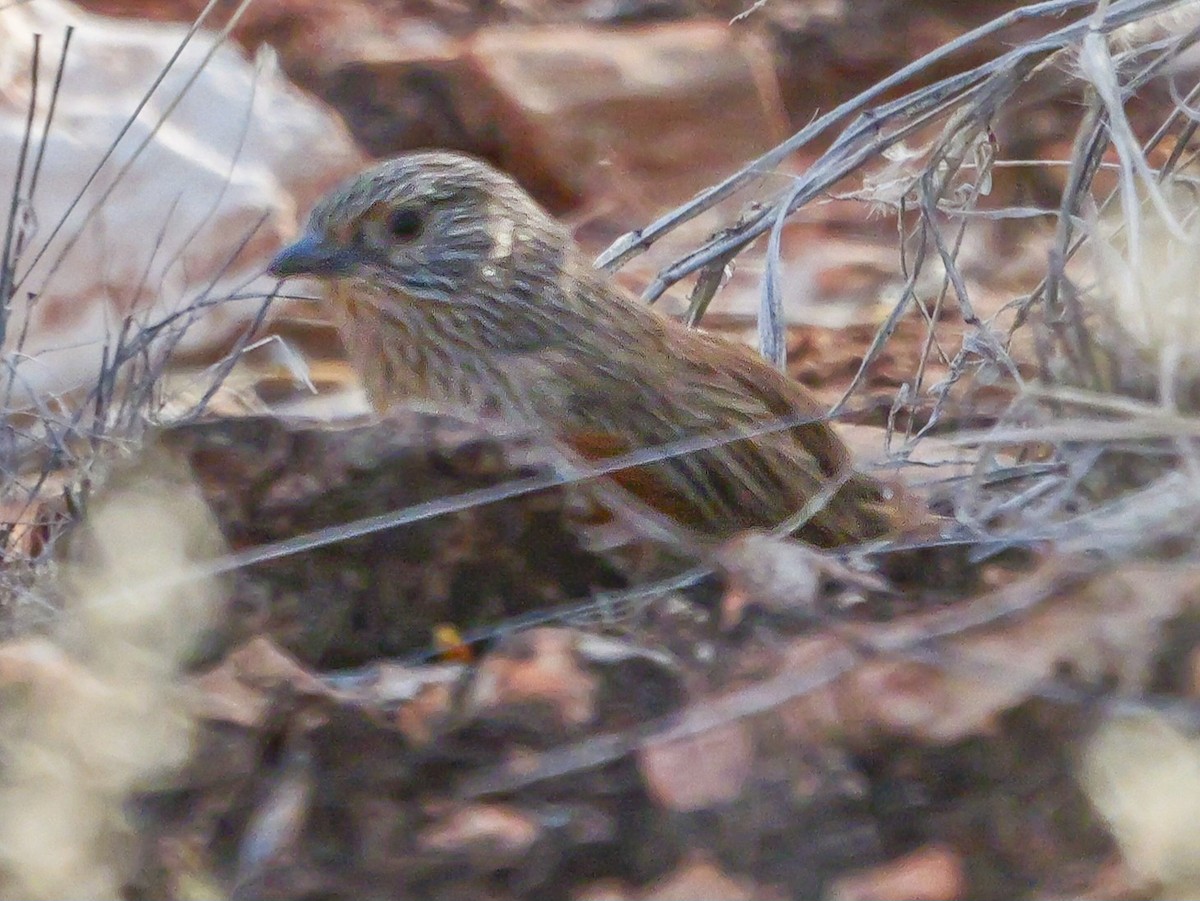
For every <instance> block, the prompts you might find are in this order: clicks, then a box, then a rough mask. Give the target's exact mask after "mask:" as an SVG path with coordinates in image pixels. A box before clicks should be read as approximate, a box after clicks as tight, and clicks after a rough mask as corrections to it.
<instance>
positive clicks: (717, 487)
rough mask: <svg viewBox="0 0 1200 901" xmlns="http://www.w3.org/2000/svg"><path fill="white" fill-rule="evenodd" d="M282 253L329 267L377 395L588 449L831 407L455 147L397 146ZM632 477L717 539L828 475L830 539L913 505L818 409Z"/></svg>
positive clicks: (381, 401)
mask: <svg viewBox="0 0 1200 901" xmlns="http://www.w3.org/2000/svg"><path fill="white" fill-rule="evenodd" d="M272 268H273V271H274V272H276V274H279V275H284V276H286V275H300V274H306V275H312V276H316V277H318V278H321V279H323V280H325V281H326V283H327V285H328V296H329V299H330V300H331V301H332V302H333V305H334V307H335V310H336V315H337V317H338V325H339V328H340V331H341V334H342V337H343V340H344V342H345V345H346V349H347V352H348V354H349V357H350V359H351V361H352V363H353V364H354V365H355V366H356V368H357V369H358V371H359V373H360V374H361V376H362V380H363V384H364V386H365V388H366V391H367V394H368V396H369V398H370V400H371V402H372V404H373V405H374V406H375V407H376V408H378V409H380V410H384V409H387V408H388V407H390V406H392V405H393V404H396V403H398V402H401V401H406V400H414V399H415V400H420V401H424V402H427V403H431V404H436V405H438V406H443V407H446V408H449V409H456V408H457V409H466V410H470V411H472V412H475V413H477V414H484V415H499V416H503V417H506V418H508V419H510V420H514V421H517V422H521V423H526V424H532V425H534V426H536V427H539V428H545V429H547V430H548V431H550V432H551V433H553V434H554V435H555V436H556V437H558V438H559V439H560V440H562V441H564V442H566V443H567V444H569V445H571V446H572V447H574V448H575V449H576V450H578V451H579V452H580V453H582V454H584V455H585V456H588V457H591V458H598V457H604V456H612V455H615V454H619V453H622V452H624V451H628V450H632V449H635V448H641V447H647V446H654V445H661V444H665V443H667V442H670V441H673V440H678V439H681V438H688V437H693V436H701V435H710V434H713V433H717V432H722V431H729V430H731V429H737V428H742V427H745V428H753V427H755V426H761V425H762V424H764V423H768V422H770V421H773V420H776V419H777V418H779V417H783V416H794V415H797V414H801V415H805V416H812V417H814V419H819V417H820V415H821V413H822V412H823V411H822V410H821V408H820V407H819V405H818V404H817V403H816V402H815V401H814V400H813V399H812V398H811V397H810V396H809V395H808V394H807V392H806V391H805V390H804V389H803V388H802V387H800V386H799V385H798V384H796V383H795V382H793V381H792V380H790V379H788V378H787V377H786V376H784V375H783V374H781V373H779V372H778V371H776V370H775V369H773V368H772V367H771V366H769V365H768V364H767V363H766V362H764V361H763V360H762V359H760V358H759V357H758V356H757V355H756V354H754V353H753V352H752V351H751V350H750V349H749V348H745V347H742V346H740V345H736V344H733V343H731V342H727V341H723V340H721V339H719V338H716V337H713V336H710V335H706V334H704V333H702V332H698V331H694V330H689V329H687V328H685V327H684V326H683V325H681V324H679V323H677V322H674V321H671V320H668V319H665V318H664V317H662V316H659V315H658V314H657V313H655V312H654V311H653V310H651V309H650V308H648V307H647V306H645V305H644V304H642V303H641V302H640V301H638V300H637V299H636V298H634V297H632V296H630V295H629V294H628V293H626V292H625V291H624V290H623V289H621V288H620V287H618V286H617V285H616V284H614V283H613V282H612V281H611V280H609V279H608V278H607V277H606V276H605V275H604V274H603V273H600V272H598V271H596V270H595V269H594V268H593V267H592V266H591V265H590V263H589V262H588V260H587V259H586V258H585V257H584V255H583V253H582V252H581V251H580V250H579V248H578V247H577V246H576V244H575V242H574V240H573V239H572V237H571V235H570V234H569V233H568V232H567V230H566V229H565V228H564V227H563V226H561V225H560V224H559V223H558V222H556V221H555V220H554V219H553V218H552V217H550V216H549V214H547V213H546V212H545V211H544V210H542V209H541V208H540V207H539V206H538V205H537V204H536V203H535V202H534V201H533V199H532V198H530V197H529V196H528V195H527V194H526V193H525V192H524V191H523V190H522V189H521V188H520V187H518V186H517V185H516V183H515V182H513V181H512V180H511V179H509V178H508V177H506V176H504V175H502V174H500V173H499V172H497V171H495V170H494V169H492V168H490V167H488V166H486V165H484V164H483V163H480V162H477V161H475V160H472V159H470V158H467V157H463V156H459V155H456V154H450V153H416V154H410V155H407V156H402V157H399V158H397V159H394V160H391V161H389V162H385V163H382V164H379V165H377V166H375V167H374V168H372V169H369V170H367V171H366V172H364V173H363V174H361V175H360V176H358V177H357V178H354V179H352V180H351V181H349V182H347V183H346V184H344V185H342V186H341V187H339V188H337V189H335V190H334V191H333V192H332V193H331V194H330V195H329V196H327V197H326V198H325V199H324V200H323V201H322V202H321V203H320V204H319V205H318V207H317V208H316V210H314V211H313V213H312V216H311V218H310V220H309V224H308V228H307V231H306V234H305V236H304V237H303V238H302V239H301V240H300V241H298V242H297V243H296V244H294V245H292V247H290V248H287V249H285V250H284V251H283V252H281V253H280V255H279V256H278V257H277V258H276V260H275V262H274V263H273V265H272ZM617 481H619V482H621V484H622V485H623V486H624V487H626V488H628V489H629V490H632V491H634V492H635V493H637V494H638V495H639V496H641V497H642V498H643V499H644V500H646V501H647V502H648V503H650V504H651V505H653V506H655V507H657V508H658V509H660V510H662V511H664V512H667V513H669V514H670V515H672V516H673V517H675V518H676V519H677V520H678V521H680V522H682V523H684V524H686V525H688V526H690V527H692V528H694V529H697V530H699V531H700V532H702V533H703V534H705V535H708V536H711V537H724V536H727V535H729V534H732V533H733V532H736V531H738V530H740V529H744V528H747V527H753V526H774V525H777V524H779V523H781V522H783V521H785V520H786V519H788V518H789V517H790V516H792V515H793V514H795V513H796V511H798V510H800V509H801V508H803V507H804V506H805V504H806V502H808V501H809V500H810V499H811V498H813V497H814V496H817V495H818V494H819V493H820V492H821V491H822V490H823V489H827V490H828V489H829V488H831V487H836V490H835V491H833V492H832V494H833V496H832V498H831V500H830V501H829V502H828V503H827V504H825V505H824V506H823V507H822V509H820V510H818V511H817V512H816V513H815V514H814V515H813V517H812V519H811V521H810V522H809V523H808V524H807V525H805V526H804V527H803V528H802V530H801V531H800V533H799V534H800V535H801V536H802V537H804V538H806V539H808V540H810V541H812V542H814V543H816V544H820V545H834V544H841V543H847V542H853V541H859V540H865V539H869V538H873V537H878V536H879V535H881V534H884V533H886V532H889V531H891V530H892V529H893V528H894V527H895V526H896V525H897V524H898V523H899V522H900V521H901V520H902V518H903V517H902V513H901V511H900V510H899V509H898V504H897V502H896V501H894V500H892V499H891V498H890V496H889V493H888V492H887V491H886V490H885V489H884V488H883V487H882V486H881V485H880V484H879V483H878V482H876V481H874V480H872V479H870V478H868V477H866V476H864V475H862V474H858V473H854V472H853V471H852V470H851V469H850V460H849V455H848V453H847V451H846V449H845V447H844V446H843V444H842V443H841V441H840V440H839V439H838V438H837V436H836V435H835V434H834V432H833V430H832V429H831V428H830V427H829V426H828V425H826V424H824V423H823V422H819V421H816V422H813V423H811V424H807V425H802V426H799V427H796V428H793V429H789V430H786V431H781V432H776V433H773V434H766V435H761V436H758V437H755V438H750V439H742V440H738V441H734V442H732V443H729V444H725V445H723V446H720V447H716V448H712V449H710V450H703V451H698V452H695V453H692V454H688V455H686V456H682V457H678V458H675V459H671V460H667V461H664V462H661V463H655V464H652V465H649V466H647V467H644V468H643V469H642V470H641V471H640V472H637V473H633V474H630V475H629V476H628V477H625V478H618V479H617ZM839 484H840V487H837V486H838V485H839Z"/></svg>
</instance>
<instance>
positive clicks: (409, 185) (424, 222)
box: [269, 152, 572, 303]
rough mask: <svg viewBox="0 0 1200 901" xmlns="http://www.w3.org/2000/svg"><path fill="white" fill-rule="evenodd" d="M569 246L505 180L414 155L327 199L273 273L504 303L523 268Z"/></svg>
mask: <svg viewBox="0 0 1200 901" xmlns="http://www.w3.org/2000/svg"><path fill="white" fill-rule="evenodd" d="M571 245H572V242H571V238H570V236H569V235H568V234H567V232H566V230H565V229H563V228H562V226H560V225H559V224H558V223H557V222H555V220H554V219H553V218H551V217H550V215H549V214H548V213H546V212H545V211H544V210H543V209H542V208H541V207H539V206H538V205H537V203H536V202H535V201H534V200H533V199H532V198H530V197H529V195H527V194H526V193H525V192H524V191H523V190H522V189H521V188H520V187H519V186H518V185H517V184H516V183H515V182H514V181H513V180H512V179H511V178H509V177H508V176H506V175H503V174H501V173H500V172H498V171H496V170H495V169H493V168H491V167H490V166H488V165H486V164H485V163H482V162H479V161H477V160H474V159H472V158H470V157H466V156H462V155H459V154H454V153H446V152H430V153H412V154H407V155H405V156H401V157H397V158H395V159H392V160H389V161H387V162H384V163H380V164H378V165H376V166H374V167H372V168H370V169H367V170H366V171H365V172H362V173H360V174H359V175H357V176H355V177H353V178H351V179H349V180H348V181H346V182H344V183H343V184H341V185H340V186H338V187H337V188H335V189H334V190H333V191H331V192H330V193H329V195H328V196H326V197H325V198H324V199H323V200H322V201H321V202H320V203H319V204H318V205H317V207H316V209H314V210H313V212H312V215H311V216H310V217H309V220H308V225H307V227H306V228H305V231H304V234H303V235H302V236H301V237H300V238H299V239H298V240H297V241H296V242H295V243H293V244H292V245H290V246H288V247H285V248H284V249H283V250H281V251H280V252H279V254H278V255H277V256H276V257H275V259H274V260H273V261H272V262H271V265H270V269H269V272H270V273H271V274H272V275H275V276H277V277H280V278H285V277H289V276H307V277H311V278H316V279H318V280H325V281H348V282H351V283H353V282H358V283H360V284H363V285H364V286H369V287H370V289H371V290H372V291H373V292H375V293H378V292H380V291H384V292H388V291H390V292H393V293H396V294H398V295H400V296H401V297H402V298H403V299H406V300H409V301H418V302H421V301H424V302H429V303H461V302H463V301H464V300H466V299H468V298H469V299H474V300H481V299H484V300H486V299H487V298H488V297H493V298H494V297H497V296H507V294H508V293H509V292H510V286H511V281H512V279H513V277H514V272H516V271H517V270H519V269H521V268H524V267H527V263H528V260H529V259H535V260H537V261H539V263H540V265H541V266H542V267H543V268H545V267H546V266H549V267H550V268H553V267H554V265H555V264H556V261H557V260H560V259H561V257H562V254H564V253H566V252H568V248H569V247H570V246H571ZM544 276H545V277H547V278H552V277H553V273H544Z"/></svg>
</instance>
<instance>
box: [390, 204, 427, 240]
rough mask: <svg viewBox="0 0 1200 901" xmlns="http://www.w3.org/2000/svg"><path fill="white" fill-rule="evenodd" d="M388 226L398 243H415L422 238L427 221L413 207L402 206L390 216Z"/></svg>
mask: <svg viewBox="0 0 1200 901" xmlns="http://www.w3.org/2000/svg"><path fill="white" fill-rule="evenodd" d="M387 226H388V232H389V233H390V234H391V236H392V237H393V238H395V239H396V240H397V241H415V240H416V239H417V238H419V237H421V232H422V231H423V230H424V228H425V219H424V217H422V216H421V214H420V212H419V211H417V210H415V209H413V208H412V207H410V206H402V207H400V208H399V209H397V210H392V212H391V213H389V214H388V218H387Z"/></svg>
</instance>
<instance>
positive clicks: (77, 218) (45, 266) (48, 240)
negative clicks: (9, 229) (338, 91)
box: [0, 0, 361, 398]
mask: <svg viewBox="0 0 1200 901" xmlns="http://www.w3.org/2000/svg"><path fill="white" fill-rule="evenodd" d="M69 26H74V28H75V32H74V35H73V37H72V40H71V43H70V47H69V50H68V52H67V54H66V65H65V69H64V72H63V79H62V86H61V89H60V90H59V91H58V93H57V102H56V104H55V105H54V117H53V122H52V125H51V127H50V129H49V133H48V138H47V140H46V141H45V144H44V147H43V146H42V143H41V136H42V133H43V128H44V127H45V126H44V123H45V122H46V117H47V116H48V114H49V112H50V108H51V104H52V101H53V99H54V95H53V92H52V90H51V85H52V84H53V82H54V76H55V71H56V68H57V66H58V64H59V59H60V56H61V53H60V51H61V43H62V38H63V35H64V33H65V30H66V29H67V28H68V27H69ZM186 33H187V32H186V29H185V28H183V27H181V26H177V25H167V24H162V25H156V24H144V23H133V22H121V21H116V20H112V19H106V18H103V17H99V16H95V15H92V14H88V13H84V12H81V11H79V10H78V9H76V8H75V7H73V6H71V5H70V4H67V3H64V2H60V0H39V2H37V3H29V4H15V5H14V4H8V5H6V7H5V8H3V9H0V45H3V46H4V48H5V53H4V60H3V63H2V64H0V184H3V185H5V187H6V190H7V189H8V188H9V187H10V186H11V185H13V184H14V183H16V180H17V176H18V166H19V161H20V159H21V156H22V152H21V148H22V144H23V141H24V139H25V119H26V115H27V112H28V110H29V107H30V99H31V93H32V90H31V89H32V81H31V78H30V74H31V71H32V60H33V56H32V54H33V47H34V36H35V35H42V36H43V37H42V39H41V54H40V66H39V69H38V76H39V77H38V85H37V87H38V91H37V97H36V105H35V110H34V120H33V128H32V139H31V141H30V147H29V154H28V159H27V162H26V165H25V168H24V172H23V177H22V180H21V191H20V196H21V204H20V207H19V210H18V222H19V223H21V227H20V228H19V229H18V230H17V234H16V240H17V242H18V244H19V245H20V246H21V247H22V248H23V252H22V253H20V254H19V256H18V257H16V258H15V266H14V277H13V279H12V280H11V281H10V285H11V286H12V288H14V289H15V291H14V293H13V303H12V306H11V310H10V315H9V317H8V319H7V321H6V322H5V327H6V328H5V332H6V334H5V338H6V340H5V342H4V350H5V353H6V354H7V359H8V360H10V361H13V363H14V364H15V373H14V385H15V392H14V394H15V397H17V398H22V397H25V398H28V397H31V396H39V397H44V396H45V395H46V394H47V393H58V392H63V391H66V390H70V389H72V388H74V387H76V386H78V385H84V386H87V385H91V384H93V383H94V382H95V381H96V378H97V373H98V371H99V369H100V367H101V363H102V361H103V360H105V359H106V354H108V355H111V353H112V348H113V345H114V343H115V342H116V336H117V333H118V332H119V331H120V329H121V324H122V320H123V319H124V318H125V317H126V316H129V315H132V316H134V317H136V318H137V319H139V320H141V321H143V322H154V321H155V320H158V319H160V318H161V317H163V316H164V315H165V314H168V313H169V312H170V311H172V310H176V309H179V308H182V307H183V306H186V305H187V304H188V303H190V302H191V301H193V300H195V299H196V298H198V297H201V296H204V297H209V298H220V297H223V296H226V295H228V294H231V293H234V292H244V293H247V294H250V295H252V296H253V295H258V296H259V297H260V298H261V296H262V295H263V293H264V292H265V291H267V290H269V289H270V287H271V286H272V285H273V284H274V281H273V280H271V279H267V278H263V277H259V273H260V272H261V270H262V267H263V265H264V263H265V261H266V259H267V258H268V257H269V255H270V254H271V253H272V252H273V251H274V250H275V248H276V247H277V246H278V244H279V243H280V242H281V241H283V240H285V239H286V238H288V237H290V236H291V235H292V234H294V232H295V229H296V226H297V217H298V216H299V215H301V214H303V213H305V212H306V211H307V209H308V207H309V206H310V205H311V204H312V203H313V201H314V200H315V199H316V197H317V196H319V195H320V194H321V193H322V192H323V191H325V190H326V189H327V188H328V187H329V186H330V184H331V182H332V180H334V179H336V178H339V177H341V176H342V175H344V174H345V173H346V172H347V171H349V170H352V169H354V168H356V167H357V166H358V165H359V164H360V160H361V157H360V154H359V151H358V150H357V149H356V147H355V146H354V144H353V142H352V140H351V139H350V137H349V135H348V134H347V133H346V131H345V129H344V128H343V127H342V125H341V124H340V123H339V122H338V121H337V119H336V117H334V116H333V115H331V114H330V113H329V112H328V111H327V110H325V109H322V108H321V107H320V106H319V105H318V104H316V103H314V102H313V101H312V100H311V99H309V98H307V97H305V96H304V95H303V94H302V93H301V92H299V91H297V90H296V89H295V88H294V87H292V86H291V85H290V84H289V83H288V82H287V81H286V80H285V79H283V78H281V77H280V75H279V74H278V72H277V70H276V68H275V66H274V64H273V63H272V61H271V58H270V57H269V55H264V56H262V57H260V58H259V59H258V60H257V61H256V62H250V61H248V60H247V59H245V58H244V57H243V55H242V53H241V52H240V51H239V50H238V49H237V48H236V47H234V46H229V45H222V46H217V45H216V44H215V42H214V39H213V37H212V35H210V34H207V33H204V32H201V33H197V34H196V35H194V36H193V37H192V38H191V39H190V40H187V41H185V35H186ZM177 49H179V50H181V52H180V55H179V58H178V59H177V60H176V61H175V62H174V63H173V64H172V65H170V66H169V67H168V62H169V60H170V58H171V56H172V54H174V53H175V52H176V50H177ZM160 75H161V76H162V80H161V83H160V84H158V85H157V87H155V80H156V79H158V78H159V76H160ZM143 101H144V106H141V109H140V110H139V105H142V104H143ZM35 160H36V161H38V162H39V163H40V171H39V174H38V178H37V181H36V184H33V185H32V191H31V182H32V173H33V170H34V168H35ZM31 193H32V197H31V196H30V194H31ZM76 198H78V202H76ZM3 205H4V207H5V208H7V206H8V200H7V199H6V200H5V201H4V204H3ZM64 217H65V218H64ZM60 223H62V224H61V228H60V227H59V226H60ZM2 232H3V229H2V228H0V233H2ZM260 302H261V301H255V300H250V301H248V302H241V303H235V304H228V305H217V306H214V307H212V308H210V309H208V310H207V311H206V312H205V315H204V316H203V317H202V318H200V319H198V320H197V321H194V322H190V323H189V324H188V327H187V329H186V334H184V335H183V336H182V337H183V340H182V344H181V347H182V348H184V349H189V350H197V351H200V350H205V349H212V348H214V347H219V346H222V345H224V344H226V343H227V342H228V339H229V336H230V334H231V333H232V332H233V331H235V330H237V329H239V328H240V327H241V326H242V325H243V324H244V323H246V322H247V321H248V319H249V318H250V317H252V316H254V315H255V313H256V311H257V308H258V306H259V303H260ZM180 324H182V323H180ZM26 330H27V331H26Z"/></svg>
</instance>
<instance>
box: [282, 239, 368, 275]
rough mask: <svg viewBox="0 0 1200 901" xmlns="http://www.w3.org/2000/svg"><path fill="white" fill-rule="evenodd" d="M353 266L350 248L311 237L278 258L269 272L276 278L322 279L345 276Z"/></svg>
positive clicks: (290, 245)
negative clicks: (295, 276) (305, 277)
mask: <svg viewBox="0 0 1200 901" xmlns="http://www.w3.org/2000/svg"><path fill="white" fill-rule="evenodd" d="M354 263H355V256H354V252H353V251H352V250H350V249H349V248H346V247H337V246H334V245H330V244H326V243H325V242H324V241H322V240H321V238H320V236H318V235H313V234H308V235H304V236H303V237H302V238H300V240H298V241H296V243H294V244H289V245H288V246H287V247H285V248H283V250H281V251H279V253H277V254H275V259H273V260H271V265H270V266H268V267H267V272H268V273H270V274H271V275H273V276H275V277H276V278H288V277H290V276H293V275H311V276H316V277H318V278H320V277H322V276H325V277H328V276H332V275H345V274H346V273H348V272H349V271H350V269H351V267H352V266H353V265H354Z"/></svg>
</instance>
